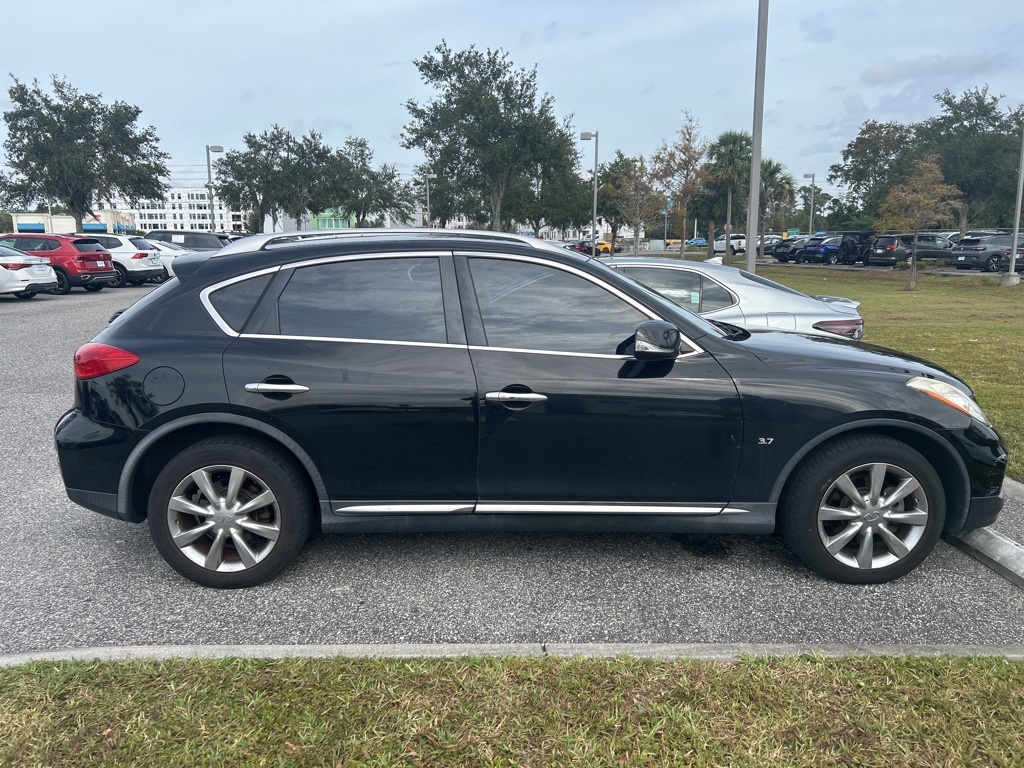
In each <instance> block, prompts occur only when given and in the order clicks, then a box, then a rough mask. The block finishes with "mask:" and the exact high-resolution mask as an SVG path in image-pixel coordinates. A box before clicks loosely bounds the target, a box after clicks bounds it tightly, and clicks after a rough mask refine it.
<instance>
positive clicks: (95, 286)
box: [82, 283, 107, 293]
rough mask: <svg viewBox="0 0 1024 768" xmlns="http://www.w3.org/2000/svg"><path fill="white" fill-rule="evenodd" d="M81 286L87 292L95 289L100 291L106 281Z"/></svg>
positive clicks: (94, 291)
mask: <svg viewBox="0 0 1024 768" xmlns="http://www.w3.org/2000/svg"><path fill="white" fill-rule="evenodd" d="M82 287H83V288H85V290H87V291H88V292H89V293H96V292H97V291H102V290H103V289H104V288H106V287H107V286H106V283H89V284H88V285H83V286H82Z"/></svg>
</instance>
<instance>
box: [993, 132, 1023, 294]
mask: <svg viewBox="0 0 1024 768" xmlns="http://www.w3.org/2000/svg"><path fill="white" fill-rule="evenodd" d="M1022 196H1024V136H1022V137H1021V140H1020V168H1018V169H1017V207H1016V209H1015V211H1014V214H1013V240H1012V241H1010V271H1009V272H1007V273H1006V274H1005V275H1003V276H1002V277H1001V278H1000V279H999V284H1000V285H1005V286H1010V285H1020V273H1018V272H1016V268H1017V267H1018V266H1020V265H1019V264H1017V236H1018V235H1019V234H1020V202H1021V197H1022Z"/></svg>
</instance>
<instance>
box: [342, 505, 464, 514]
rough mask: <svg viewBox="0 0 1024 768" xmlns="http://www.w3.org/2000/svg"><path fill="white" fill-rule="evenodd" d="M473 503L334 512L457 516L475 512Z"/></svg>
mask: <svg viewBox="0 0 1024 768" xmlns="http://www.w3.org/2000/svg"><path fill="white" fill-rule="evenodd" d="M474 506H475V505H474V504H473V502H468V503H462V504H436V503H432V502H430V503H426V502H424V503H417V502H412V503H409V502H400V503H395V504H342V505H341V506H339V507H337V508H336V509H335V510H334V513H335V514H338V515H361V514H377V515H381V514H383V515H421V514H457V513H460V512H462V513H469V512H472V511H473V507H474Z"/></svg>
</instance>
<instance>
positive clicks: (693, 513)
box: [55, 230, 1007, 587]
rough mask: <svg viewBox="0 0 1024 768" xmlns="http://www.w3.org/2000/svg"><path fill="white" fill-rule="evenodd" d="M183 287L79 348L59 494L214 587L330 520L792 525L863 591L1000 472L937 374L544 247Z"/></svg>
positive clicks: (274, 242) (433, 241)
mask: <svg viewBox="0 0 1024 768" xmlns="http://www.w3.org/2000/svg"><path fill="white" fill-rule="evenodd" d="M175 273H176V276H175V277H173V278H171V279H169V280H167V281H166V282H164V283H163V284H162V285H160V286H159V287H157V288H156V289H155V290H153V291H152V292H151V293H149V294H148V295H147V296H145V297H144V298H142V299H141V300H140V301H138V302H136V303H135V304H134V305H133V306H131V307H130V308H129V309H128V310H126V311H125V312H123V313H122V314H120V315H119V316H118V317H117V318H115V319H114V320H112V322H111V323H110V325H109V326H108V327H107V328H105V329H104V330H103V331H101V332H100V333H99V335H97V336H96V337H95V338H94V339H93V340H92V342H90V343H88V344H86V345H85V346H83V347H82V348H80V349H79V350H78V352H77V353H76V354H75V360H74V371H75V377H76V384H75V404H74V407H73V408H72V409H71V410H70V411H68V412H67V413H66V414H64V415H63V416H62V417H61V418H60V420H59V421H58V423H57V425H56V432H55V440H56V446H57V452H58V456H59V459H60V467H61V472H62V474H63V478H64V484H65V486H66V489H67V493H68V495H69V497H70V498H71V499H72V500H73V501H75V502H77V503H78V504H81V505H82V506H84V507H87V508H89V509H92V510H95V511H97V512H102V513H103V514H106V515H110V516H112V517H117V518H120V519H122V520H125V521H131V522H136V523H138V522H142V521H143V520H148V524H149V529H150V531H151V534H152V537H153V541H154V543H155V546H156V548H157V549H158V550H159V551H160V553H161V554H162V555H163V557H164V558H165V559H166V560H167V562H168V563H169V564H170V565H171V566H172V567H173V568H175V569H176V570H177V571H178V572H179V573H181V574H183V575H184V576H186V577H187V578H189V579H192V580H194V581H196V582H198V583H200V584H204V585H207V586H212V587H244V586H249V585H253V584H258V583H260V582H263V581H265V580H267V579H269V578H271V577H272V576H273V575H275V574H276V573H278V572H279V571H280V570H281V569H282V568H284V567H285V566H286V565H287V564H288V563H289V562H291V561H292V560H293V559H294V558H295V556H296V555H297V554H298V552H299V551H300V550H301V549H302V547H303V544H304V543H305V541H306V539H307V537H308V535H309V533H310V531H312V530H314V529H320V530H323V531H325V532H351V533H357V532H358V533H362V532H371V531H375V532H386V531H403V532H404V531H491V530H516V531H523V530H534V531H536V530H542V531H550V530H581V531H594V530H597V531H643V532H645V533H658V532H679V531H688V532H700V533H716V532H717V533H743V532H745V533H761V534H765V533H769V532H771V531H773V530H775V529H776V528H778V529H780V530H781V531H782V533H783V535H784V536H785V538H786V540H787V541H788V542H789V544H790V546H791V547H792V548H793V550H794V551H795V552H796V553H797V554H798V555H799V556H800V557H801V558H802V559H803V560H804V562H806V563H807V564H808V565H809V566H810V567H812V568H813V569H815V570H816V571H818V572H819V573H821V574H824V575H825V576H828V577H830V578H833V579H838V580H841V581H847V582H853V583H876V582H883V581H888V580H891V579H893V578H896V577H899V576H902V575H903V574H905V573H907V572H909V571H910V570H911V569H913V568H914V567H916V566H917V565H918V564H919V563H920V562H921V561H923V560H924V558H925V557H927V555H928V553H929V552H930V551H931V550H932V548H933V547H934V545H935V543H936V542H937V541H938V538H939V535H940V534H941V533H942V531H944V530H945V531H950V532H953V533H959V532H962V531H966V530H970V529H973V528H976V527H978V526H984V525H988V524H990V523H992V522H993V521H994V520H995V519H996V517H997V515H998V513H999V510H1000V508H1001V505H1002V497H1001V495H1000V490H1001V487H1002V481H1003V474H1004V472H1005V468H1006V460H1007V456H1006V451H1005V449H1004V448H1003V445H1002V443H1001V440H1000V437H999V435H998V434H997V433H996V432H995V431H994V430H993V428H992V427H991V426H990V425H989V423H988V421H987V420H986V418H985V415H984V414H983V413H982V411H981V409H980V408H979V407H978V405H977V403H976V402H975V401H974V398H973V395H972V392H971V390H970V388H969V387H968V386H967V384H965V383H964V382H963V381H961V380H960V379H959V378H957V377H956V376H954V375H953V374H951V373H949V372H948V371H946V370H944V369H942V368H940V367H938V366H936V365H934V364H932V363H928V362H926V361H924V360H920V359H917V358H912V357H909V356H907V355H903V354H901V353H898V352H894V351H892V350H887V349H882V348H878V347H873V346H870V345H865V344H861V343H858V342H851V341H845V340H840V339H827V338H821V337H811V336H804V335H801V334H796V333H781V332H773V331H756V332H750V331H746V330H743V329H740V328H737V327H736V326H730V325H727V324H713V323H710V322H708V321H706V320H704V319H702V318H700V317H698V316H697V315H694V314H692V313H690V312H688V311H686V310H684V309H682V308H680V307H679V306H677V305H675V304H672V303H671V302H668V301H666V300H665V299H663V298H662V297H660V296H659V295H657V294H655V293H653V292H651V291H650V290H648V289H646V288H645V287H643V286H642V285H640V284H639V283H637V282H635V281H633V280H630V279H629V278H628V277H626V276H624V275H621V274H619V273H618V272H616V271H615V270H613V269H611V268H610V267H608V266H607V265H606V264H603V263H601V262H600V261H599V260H595V259H587V258H585V257H583V256H582V255H579V254H573V253H572V252H570V251H567V250H566V249H564V248H555V247H551V246H548V245H546V244H545V243H544V242H543V241H541V240H536V239H534V238H526V237H518V236H515V235H507V234H501V233H473V232H462V233H459V234H452V235H447V234H437V233H424V234H416V233H414V232H411V231H400V232H387V231H382V232H376V233H375V232H372V231H367V230H354V231H352V232H346V233H339V234H335V235H327V236H325V235H323V234H322V233H318V234H316V235H311V236H309V237H308V238H307V237H305V236H304V235H302V234H298V235H297V234H296V233H291V234H289V235H287V236H284V237H282V236H275V235H263V236H254V237H251V238H246V239H245V240H240V241H238V242H236V243H233V244H232V245H230V246H228V247H226V248H224V249H222V250H221V251H219V252H217V253H213V254H193V255H188V256H182V257H180V258H179V259H177V260H176V261H175ZM752 578H753V576H752Z"/></svg>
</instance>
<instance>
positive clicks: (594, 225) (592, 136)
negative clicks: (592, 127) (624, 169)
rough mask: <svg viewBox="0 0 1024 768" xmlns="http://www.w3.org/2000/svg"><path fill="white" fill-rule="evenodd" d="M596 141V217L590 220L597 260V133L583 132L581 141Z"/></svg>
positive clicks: (593, 256) (594, 253)
mask: <svg viewBox="0 0 1024 768" xmlns="http://www.w3.org/2000/svg"><path fill="white" fill-rule="evenodd" d="M591 139H593V140H594V216H593V218H592V219H591V220H590V245H591V247H592V251H591V257H592V258H595V259H596V258H597V131H583V132H582V133H580V141H590V140H591Z"/></svg>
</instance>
